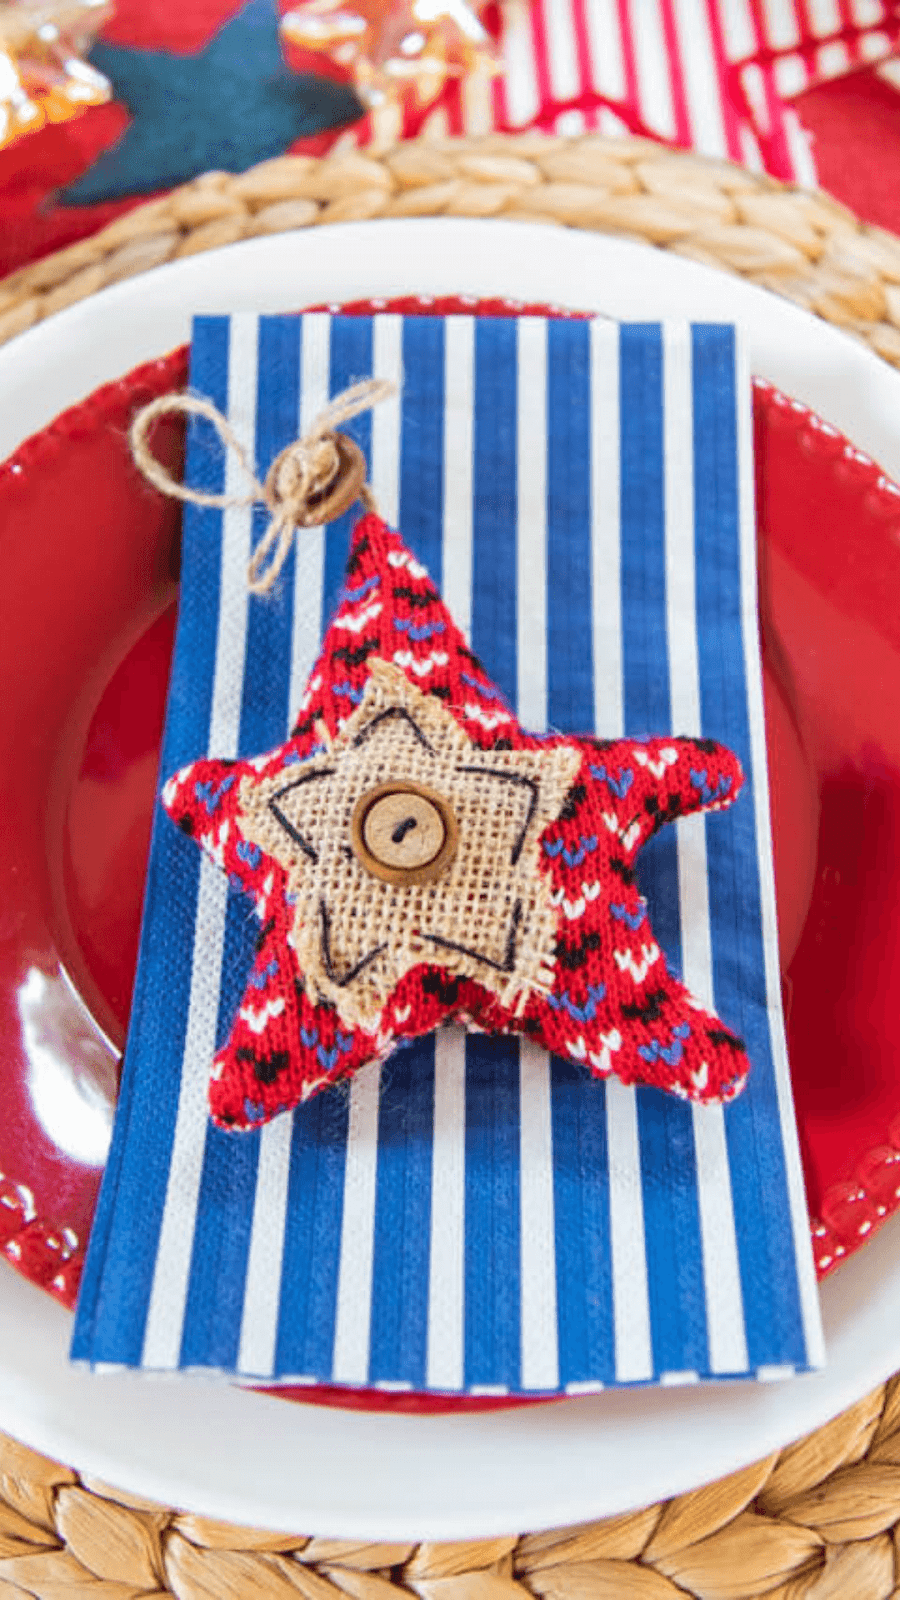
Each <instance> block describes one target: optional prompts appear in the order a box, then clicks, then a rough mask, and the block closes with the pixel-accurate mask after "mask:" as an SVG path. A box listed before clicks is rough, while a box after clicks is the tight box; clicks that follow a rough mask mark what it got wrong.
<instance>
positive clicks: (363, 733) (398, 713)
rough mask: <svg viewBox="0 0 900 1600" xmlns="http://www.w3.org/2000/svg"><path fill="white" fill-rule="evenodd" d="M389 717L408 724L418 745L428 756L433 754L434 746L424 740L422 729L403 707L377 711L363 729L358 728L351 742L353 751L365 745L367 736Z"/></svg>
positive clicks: (389, 707)
mask: <svg viewBox="0 0 900 1600" xmlns="http://www.w3.org/2000/svg"><path fill="white" fill-rule="evenodd" d="M390 717H401V718H402V720H403V721H404V722H408V723H409V725H410V727H411V728H412V731H413V733H414V734H415V736H416V738H417V739H418V741H419V743H420V744H421V745H423V746H424V747H425V749H426V750H427V751H428V754H429V755H430V756H433V755H434V754H435V749H434V745H432V744H431V743H429V741H428V740H427V739H426V737H425V735H424V733H423V732H422V729H421V728H420V727H419V724H418V723H417V722H416V720H415V718H414V717H411V716H410V714H409V712H408V711H407V709H406V707H405V706H388V708H387V710H386V711H379V713H378V715H377V716H375V717H373V718H372V720H371V722H367V723H366V725H365V727H364V728H360V730H359V733H358V734H357V735H356V738H355V739H354V741H353V749H354V750H358V749H359V747H360V745H361V744H365V742H366V740H367V739H368V737H369V734H370V733H374V731H375V729H376V728H377V727H378V725H379V723H381V722H387V721H388V719H389V718H390Z"/></svg>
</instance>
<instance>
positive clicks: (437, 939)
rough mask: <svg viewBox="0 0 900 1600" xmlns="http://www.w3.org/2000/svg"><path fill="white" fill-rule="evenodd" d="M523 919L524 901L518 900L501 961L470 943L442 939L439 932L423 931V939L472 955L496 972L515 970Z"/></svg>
mask: <svg viewBox="0 0 900 1600" xmlns="http://www.w3.org/2000/svg"><path fill="white" fill-rule="evenodd" d="M521 921H522V902H521V900H517V901H516V903H515V905H514V906H513V911H512V926H511V927H510V930H509V936H508V938H507V940H506V954H505V956H504V957H503V960H502V962H501V961H492V960H491V958H490V956H483V955H482V954H481V952H480V951H478V950H473V949H472V948H471V947H470V946H469V945H465V944H456V943H455V942H454V941H453V940H452V939H442V938H441V936H440V934H439V933H423V934H422V938H423V939H430V941H431V943H432V944H437V945H440V947H441V949H442V950H457V951H459V954H460V955H462V956H471V957H472V960H473V961H481V962H482V963H483V964H484V966H486V967H493V969H494V971H495V972H515V970H516V939H517V937H518V933H519V925H520V923H521Z"/></svg>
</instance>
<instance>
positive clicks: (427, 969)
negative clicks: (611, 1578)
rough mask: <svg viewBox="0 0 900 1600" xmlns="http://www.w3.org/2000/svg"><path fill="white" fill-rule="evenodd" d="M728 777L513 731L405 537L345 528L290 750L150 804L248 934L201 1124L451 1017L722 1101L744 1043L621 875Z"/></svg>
mask: <svg viewBox="0 0 900 1600" xmlns="http://www.w3.org/2000/svg"><path fill="white" fill-rule="evenodd" d="M741 782H742V774H741V768H740V764H739V762H738V760H737V758H736V757H735V756H734V755H733V754H732V753H731V752H730V751H729V750H727V749H726V748H725V747H724V746H722V745H719V744H717V743H715V742H714V741H712V740H702V739H683V738H668V739H666V738H661V739H646V740H635V739H621V740H614V741H609V740H598V739H594V738H589V737H579V736H563V735H555V734H554V735H549V736H544V737H540V736H537V735H532V734H528V733H526V732H524V731H523V730H522V729H521V728H520V727H519V725H518V723H517V721H516V719H515V717H514V715H513V713H512V711H511V710H510V709H509V707H508V706H507V705H506V704H505V702H504V700H503V697H502V695H501V694H500V692H499V690H498V689H497V688H495V686H494V685H493V684H492V683H491V682H490V680H489V678H488V677H487V676H486V674H485V672H484V670H483V669H482V667H481V665H480V663H479V662H478V661H477V659H476V658H475V657H474V656H473V654H472V652H471V651H470V650H469V649H468V647H467V646H466V643H465V640H464V639H463V637H462V634H461V633H460V632H459V630H458V628H457V627H456V625H455V624H454V622H453V620H452V618H451V616H450V614H449V612H448V611H447V609H446V607H445V606H444V605H443V602H442V601H441V599H440V597H439V595H438V594H437V592H436V590H435V589H434V587H433V585H432V583H431V581H430V579H429V577H428V574H427V572H426V571H425V569H424V568H423V567H422V566H421V565H420V564H419V563H418V562H417V561H416V560H415V559H414V557H413V556H412V555H411V553H410V552H409V550H407V549H406V547H405V546H404V544H403V542H402V540H401V538H400V535H399V534H398V533H395V532H393V531H391V530H390V529H388V528H387V527H386V526H385V524H384V523H382V522H381V520H380V519H379V518H378V517H376V516H373V515H369V516H366V517H364V518H363V519H362V520H361V522H360V523H359V524H358V526H357V528H356V531H355V533H354V537H353V544H352V549H351V555H350V561H349V565H348V570H347V579H346V584H345V588H344V591H343V595H342V598H341V602H340V605H339V608H338V611H337V614H336V615H335V617H334V619H333V621H332V623H331V625H330V627H329V629H328V631H327V633H326V635H325V639H324V641H323V645H322V650H321V654H320V657H319V660H318V662H317V664H316V666H315V668H314V669H313V673H312V676H311V678H310V681H309V684H308V687H307V690H306V693H305V696H304V699H303V701H302V703H301V707H300V712H299V718H298V721H297V723H296V726H295V727H294V729H293V732H292V734H291V736H290V738H289V739H288V740H287V741H286V742H285V743H284V744H282V745H279V746H278V747H277V748H276V749H274V750H272V751H270V752H268V753H264V754H261V755H258V756H254V757H252V758H251V759H249V760H237V761H222V760H200V761H196V762H193V763H192V764H191V765H190V766H188V767H185V768H183V769H182V770H181V771H180V772H177V773H175V774H174V776H172V777H171V778H169V780H168V782H167V783H166V784H165V785H164V788H163V792H162V803H163V805H164V807H165V809H166V811H167V812H168V813H169V815H170V816H171V817H172V819H173V820H174V821H175V822H176V823H177V825H178V826H179V827H180V828H181V829H182V831H183V832H184V834H186V835H187V836H188V837H189V838H190V839H191V840H193V841H194V842H195V843H196V844H198V845H199V846H200V847H201V848H202V849H203V850H204V851H205V852H206V853H207V855H208V856H210V857H211V859H212V860H213V861H214V862H215V863H216V865H217V866H218V867H219V868H220V869H221V870H222V871H223V872H225V873H227V875H228V877H229V879H230V880H231V882H232V884H233V886H234V887H235V888H236V889H239V890H241V891H243V892H244V893H247V894H249V895H250V896H252V899H253V902H254V906H255V910H256V914H257V917H258V919H259V925H260V926H259V936H258V940H257V949H256V955H255V959H254V961H253V964H252V967H251V970H250V972H249V975H248V978H247V983H246V988H245V991H244V994H243V997H242V999H241V1003H240V1006H239V1008H238V1012H237V1015H236V1016H235V1018H234V1021H233V1024H232V1027H231V1031H230V1033H229V1036H228V1038H227V1040H226V1042H225V1044H224V1046H223V1047H222V1049H221V1050H220V1051H219V1052H218V1054H217V1055H216V1057H215V1060H214V1062H213V1063H212V1064H211V1074H210V1106H211V1111H212V1115H213V1118H214V1120H215V1121H216V1122H217V1123H218V1124H219V1125H220V1126H222V1127H227V1128H249V1127H256V1126H258V1125H259V1124H260V1123H263V1122H266V1121H268V1120H269V1119H270V1118H272V1117H274V1116H277V1115H278V1114H280V1113H281V1112H283V1111H287V1110H289V1109H291V1108H292V1107H293V1106H295V1105H297V1104H298V1103H300V1102H302V1101H304V1100H306V1099H308V1098H309V1097H310V1096H311V1095H313V1094H316V1093H318V1092H319V1091H321V1090H323V1089H326V1088H327V1087H328V1086H329V1085H330V1084H333V1083H334V1082H336V1081H337V1080H338V1079H341V1078H345V1077H347V1076H348V1075H350V1074H352V1073H353V1072H355V1071H357V1070H358V1069H359V1068H360V1067H362V1066H364V1065H365V1064H366V1063H368V1062H370V1061H373V1060H379V1059H383V1058H384V1057H385V1056H386V1055H388V1054H389V1052H390V1051H391V1050H392V1049H393V1048H394V1047H395V1046H396V1045H397V1044H399V1043H402V1041H403V1040H409V1039H413V1038H418V1037H421V1036H422V1035H424V1034H428V1033H430V1032H432V1031H433V1030H434V1029H435V1028H437V1027H439V1026H440V1025H441V1024H443V1023H445V1022H451V1021H455V1022H458V1023H461V1024H463V1025H464V1026H467V1027H469V1028H473V1029H478V1030H481V1031H484V1032H487V1033H498V1034H499V1033H505V1034H510V1033H516V1034H521V1035H524V1036H525V1037H527V1038H530V1039H532V1040H533V1041H534V1042H535V1043H538V1044H540V1045H543V1046H544V1047H545V1048H546V1049H548V1050H550V1051H552V1052H553V1053H554V1054H557V1055H560V1056H564V1057H567V1058H568V1059H569V1060H572V1061H575V1062H578V1063H580V1064H581V1065H582V1066H583V1067H584V1068H585V1069H586V1070H587V1071H588V1072H590V1073H592V1074H593V1075H594V1076H595V1077H599V1078H605V1077H608V1076H609V1075H610V1074H611V1073H615V1074H616V1076H617V1077H619V1078H620V1079H621V1080H622V1081H623V1082H624V1083H636V1082H643V1083H649V1084H654V1085H656V1086H657V1087H658V1088H661V1089H666V1090H668V1091H670V1092H671V1093H674V1094H677V1095H679V1096H681V1097H682V1098H685V1099H690V1100H698V1101H709V1102H722V1101H727V1100H730V1099H732V1098H733V1097H734V1096H735V1095H736V1094H738V1093H739V1091H740V1089H741V1088H742V1087H743V1083H744V1080H745V1078H746V1074H747V1058H746V1052H745V1049H744V1045H743V1043H742V1042H741V1040H740V1039H739V1038H738V1037H737V1036H736V1035H735V1034H734V1033H732V1031H731V1030H730V1029H729V1028H728V1027H727V1026H726V1024H725V1023H723V1022H722V1021H721V1020H720V1019H719V1018H718V1017H716V1016H715V1015H714V1014H713V1013H712V1012H710V1011H708V1010H706V1009H705V1008H704V1006H703V1005H702V1004H701V1003H700V1002H699V1001H698V1000H697V999H696V998H695V997H694V996H693V995H691V994H690V992H689V991H688V990H687V989H686V988H685V986H684V985H683V984H682V983H681V982H680V981H679V980H678V979H677V978H676V977H675V976H674V974H672V973H671V972H670V971H669V970H668V968H667V965H666V961H665V957H664V956H663V954H662V951H661V950H660V947H659V945H658V943H657V942H656V940H655V938H654V936H653V931H652V926H651V921H650V912H649V908H648V906H647V904H646V903H645V901H644V900H643V899H642V897H641V895H640V894H639V892H638V888H637V884H636V878H635V871H634V863H635V858H636V856H637V852H638V850H639V849H640V848H641V846H642V845H643V844H644V843H646V841H647V839H648V838H649V837H650V836H651V835H652V834H653V833H655V832H656V831H657V830H658V829H659V828H660V827H661V826H663V825H664V824H665V823H667V822H671V821H673V820H674V819H675V818H676V817H679V816H684V815H687V814H688V813H689V812H692V811H701V810H707V811H708V810H716V809H721V808H722V807H724V806H727V805H730V804H731V803H732V801H733V800H734V799H735V798H736V797H737V794H738V791H739V789H740V786H741Z"/></svg>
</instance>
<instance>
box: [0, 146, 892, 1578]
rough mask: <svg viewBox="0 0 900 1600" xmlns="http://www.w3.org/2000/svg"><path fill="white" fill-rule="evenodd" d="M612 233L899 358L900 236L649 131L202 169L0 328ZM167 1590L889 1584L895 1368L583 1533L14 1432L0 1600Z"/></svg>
mask: <svg viewBox="0 0 900 1600" xmlns="http://www.w3.org/2000/svg"><path fill="white" fill-rule="evenodd" d="M436 214H446V215H451V216H493V215H502V216H505V217H507V218H518V219H522V220H528V221H537V222H540V221H544V222H555V223H559V224H562V225H565V226H570V227H578V228H586V229H593V230H596V231H600V232H606V233H618V234H621V235H626V236H628V237H630V238H634V239H637V240H640V241H642V242H645V243H651V244H654V245H657V246H658V247H660V248H663V249H670V250H673V251H674V252H675V253H676V254H682V255H686V256H688V257H690V258H692V259H696V260H700V261H702V262H705V263H706V264H708V265H710V266H714V267H718V268H720V269H722V270H725V271H730V272H734V273H736V274H737V275H739V276H742V277H745V278H747V279H748V280H749V281H751V282H756V283H759V284H761V285H762V286H763V287H766V288H769V289H772V290H773V291H774V292H776V293H778V294H783V295H784V296H785V297H786V298H789V299H791V300H794V301H795V302H796V303H798V304H799V305H802V306H804V307H806V308H807V309H809V310H811V311H813V312H814V313H815V314H816V315H818V316H820V317H822V318H823V319H825V320H826V321H829V322H832V323H835V324H837V325H838V326H840V327H844V328H846V329H847V330H848V331H850V332H852V333H854V334H855V335H857V336H858V337H859V338H860V339H861V340H862V341H863V342H865V343H866V344H868V345H869V346H870V348H871V349H872V350H874V351H875V352H876V354H878V355H880V356H882V357H883V358H884V359H885V360H887V361H889V362H891V363H892V364H893V365H895V366H900V240H898V239H896V238H895V237H894V236H893V235H891V234H889V233H887V232H885V231H884V230H882V229H879V228H874V227H868V226H865V225H863V224H860V223H859V222H858V221H857V220H856V219H855V218H854V216H853V215H852V214H851V213H850V212H848V211H847V210H846V209H845V208H844V207H843V206H841V205H839V204H838V202H836V201H835V200H833V199H832V198H831V197H830V196H828V195H824V194H815V195H813V194H809V193H807V192H803V191H795V190H792V189H790V188H788V187H786V186H783V185H781V184H779V183H776V182H775V181H774V180H772V179H770V178H768V177H764V176H758V175H755V174H753V173H749V172H746V171H743V170H742V169H740V168H736V167H732V166H729V165H727V164H724V163H717V162H713V161H708V160H704V159H703V158H700V157H697V156H694V155H692V154H687V153H683V152H679V151H670V150H666V149H664V148H663V147H661V146H659V145H657V144H654V143H652V142H650V141H644V140H616V141H605V140H602V139H598V138H595V137H593V136H588V137H585V138H581V139H574V140H570V139H564V138H558V137H552V136H544V135H539V134H528V135H525V136H516V137H514V138H512V139H510V138H504V137H502V136H496V135H495V136H492V137H490V138H487V139H480V140H466V139H460V140H447V141H442V142H436V143H428V144H425V143H407V144H404V145H401V146H399V147H397V148H395V149H393V150H388V151H385V152H384V153H381V154H378V153H374V152H371V151H370V152H369V153H367V154H366V155H362V154H355V153H354V154H349V155H348V154H344V155H339V156H334V157H332V158H327V159H326V160H324V161H312V160H309V159H307V158H303V157H284V158H280V159H278V160H276V161H271V162H265V163H263V164H262V165H261V166H259V167H256V168H254V169H251V170H250V171H249V172H247V173H244V174H241V175H240V176H238V177H232V176H231V175H229V174H226V173H216V172H212V173H206V174H204V175H203V176H202V177H201V178H199V179H197V180H195V181H194V182H193V183H191V184H188V185H185V186H184V187H183V188H181V189H178V190H175V191H173V192H172V193H170V194H169V195H167V196H165V197H164V198H162V199H160V200H158V201H153V202H151V203H150V204H149V205H146V206H142V207H140V208H138V209H137V210H135V211H133V212H130V213H128V214H127V215H126V216H124V217H121V218H119V219H117V221H116V222H114V223H113V224H112V225H111V226H110V227H108V228H106V229H103V230H102V231H101V232H99V233H97V234H95V235H93V236H92V237H91V238H90V239H86V240H84V241H82V242H81V243H79V244H76V245H74V246H72V247H70V248H69V249H67V250H63V251H60V252H57V253H56V254H54V255H51V256H48V257H46V258H44V259H43V260H41V261H38V262H36V263H34V264H32V265H31V266H29V267H27V268H24V269H23V270H22V271H20V272H18V273H15V274H13V275H12V276H10V277H9V278H7V279H6V280H5V282H4V283H3V284H2V286H0V341H4V340H7V339H10V338H12V337H13V336H14V335H15V334H17V333H20V332H22V331H24V330H25V329H26V328H28V327H31V326H32V325H33V324H34V323H36V322H39V321H41V320H42V319H43V318H44V317H46V316H49V315H52V314H53V313H54V312H55V311H58V310H61V309H63V308H64V307H65V306H67V305H71V304H74V303H75V302H76V301H78V300H82V299H86V298H87V297H89V296H90V295H92V294H95V293H97V292H98V291H99V290H100V289H103V288H105V287H107V285H109V284H112V283H115V282H118V281H120V280H122V279H124V278H128V277H131V276H134V275H135V274H137V273H139V272H143V271H146V270H148V269H150V268H151V267H154V266H157V265H160V264H162V263H163V262H165V261H170V260H173V259H176V258H177V257H179V256H186V255H192V254H195V253H198V252H200V251H203V250H208V249H212V248H215V247H216V246H218V245H223V244H228V243H231V242H233V241H235V240H238V239H242V238H249V237H253V236H258V235H264V234H268V233H279V232H282V231H286V230H288V229H291V228H296V227H306V226H312V225H317V224H319V223H327V222H340V221H351V220H357V219H363V218H367V217H379V216H433V215H436ZM162 1594H174V1595H177V1596H179V1597H180V1600H201V1597H202V1600H207V1597H212V1596H217V1597H219V1596H221V1597H228V1596H235V1597H238V1596H247V1597H249V1600H256V1597H268V1596H273V1597H278V1596H286V1597H287V1596H296V1595H297V1594H299V1595H301V1596H304V1597H307V1600H330V1597H334V1600H337V1597H338V1596H340V1595H351V1596H354V1597H358V1600H382V1597H383V1600H388V1596H391V1595H402V1594H409V1595H416V1596H419V1597H421V1600H524V1597H526V1596H529V1595H539V1596H546V1597H548V1600H681V1597H684V1596H691V1597H695V1600H757V1597H759V1596H763V1595H765V1596H769V1597H771V1600H844V1597H851V1596H852V1597H853V1600H889V1597H891V1600H893V1597H898V1596H900V1377H896V1378H893V1379H892V1380H891V1381H890V1382H889V1383H888V1384H886V1385H884V1386H882V1387H881V1388H879V1389H877V1390H875V1391H874V1392H873V1393H872V1394H871V1395H868V1396H866V1397H865V1398H864V1399H862V1400H860V1401H859V1402H858V1403H857V1404H856V1405H854V1406H852V1407H851V1408H850V1409H849V1410H848V1411H846V1412H844V1413H843V1414H842V1415H841V1416H839V1417H837V1418H835V1419H834V1421H832V1422H830V1423H828V1424H827V1425H826V1426H825V1427H823V1428H821V1429H819V1430H817V1432H815V1433H813V1434H811V1435H810V1436H809V1437H808V1438H806V1439H803V1440H800V1441H799V1442H798V1443H797V1444H794V1445H792V1446H790V1447H789V1448H788V1449H786V1450H784V1451H782V1452H780V1453H776V1454H774V1455H772V1456H769V1457H767V1458H766V1459H765V1460H764V1461H762V1462H759V1463H757V1464H755V1465H753V1466H750V1467H747V1468H745V1469H744V1470H743V1471H741V1472H739V1473H736V1474H733V1475H732V1476H730V1477H728V1478H725V1479H722V1480H720V1481H719V1482H718V1483H715V1484H712V1485H710V1486H708V1487H707V1488H704V1489H700V1490H697V1491H694V1492H693V1493H691V1494H686V1495H681V1496H679V1497H678V1498H676V1499H675V1500H672V1501H669V1502H665V1503H663V1504H660V1505H656V1506H651V1507H648V1508H647V1509H646V1510H642V1511H638V1512H635V1513H632V1514H630V1515H628V1516H624V1517H614V1518H610V1519H606V1520H603V1521H600V1522H596V1523H592V1524H588V1525H583V1526H581V1527H577V1528H568V1529H560V1530H557V1531H555V1532H551V1533H541V1534H525V1535H516V1534H510V1535H509V1537H507V1538H503V1539H495V1540H473V1541H466V1542H464V1543H454V1544H449V1545H448V1544H418V1545H417V1544H412V1543H410V1544H406V1545H399V1544H390V1545H364V1544H360V1543H355V1542H352V1541H342V1540H332V1539H325V1538H315V1537H313V1538H309V1537H307V1536H304V1535H295V1536H290V1535H277V1534H271V1533H268V1532H265V1531H258V1530H253V1529H249V1528H240V1527H237V1526H233V1525H230V1524H224V1523H217V1522H213V1521H211V1520H209V1519H206V1518H201V1517H197V1516H193V1515H190V1514H184V1513H179V1512H178V1511H176V1510H173V1509H166V1508H162V1507H159V1506H156V1505H154V1504H152V1503H151V1502H148V1501H144V1500H141V1499H139V1498H135V1497H133V1496H128V1495H123V1494H121V1493H120V1492H119V1491H117V1490H115V1489H112V1488H110V1487H108V1486H107V1485H105V1484H101V1483H99V1482H97V1481H95V1480H92V1479H87V1478H78V1477H77V1475H76V1474H75V1473H74V1472H72V1471H70V1470H69V1469H68V1468H67V1467H64V1466H60V1465H57V1464H56V1463H54V1462H52V1461H50V1460H48V1459H47V1458H45V1457H42V1456H38V1455H36V1454H34V1453H33V1452H32V1451H30V1450H27V1449H26V1448H25V1447H24V1446H21V1445H19V1444H17V1443H16V1442H15V1441H13V1440H11V1439H8V1438H4V1437H2V1436H0V1600H5V1597H6V1596H9V1597H10V1600H13V1597H19V1596H25V1595H32V1596H36V1597H40V1600H76V1597H84V1600H88V1597H90V1600H93V1597H96V1600H133V1597H137V1596H151V1595H152V1596H160V1595H162Z"/></svg>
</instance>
